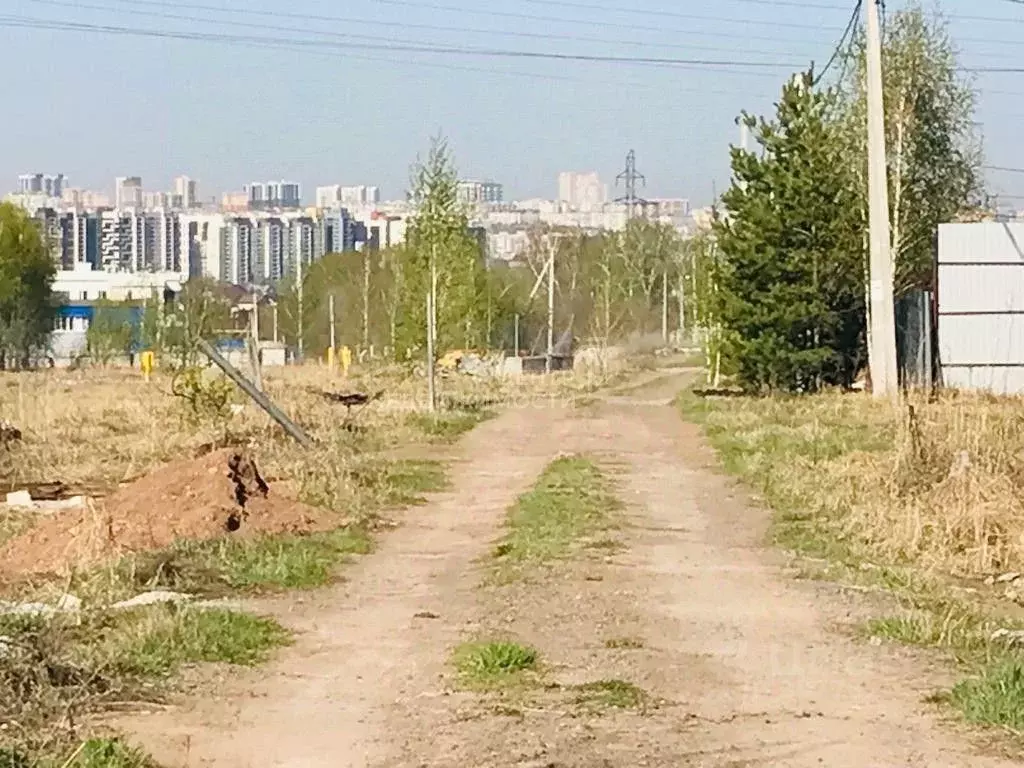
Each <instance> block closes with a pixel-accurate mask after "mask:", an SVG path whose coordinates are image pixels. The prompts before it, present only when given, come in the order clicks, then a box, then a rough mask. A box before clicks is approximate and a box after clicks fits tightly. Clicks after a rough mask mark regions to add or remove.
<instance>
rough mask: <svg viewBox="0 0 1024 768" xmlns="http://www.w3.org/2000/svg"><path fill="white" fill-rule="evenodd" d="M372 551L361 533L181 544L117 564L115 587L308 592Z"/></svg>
mask: <svg viewBox="0 0 1024 768" xmlns="http://www.w3.org/2000/svg"><path fill="white" fill-rule="evenodd" d="M371 549H372V541H371V539H370V536H369V534H368V533H367V532H366V531H365V530H363V529H362V528H357V527H349V528H338V529H335V530H333V531H326V532H322V533H312V534H306V535H287V536H264V537H260V538H256V539H234V538H223V539H216V540H212V541H201V542H197V541H182V542H179V543H178V544H176V545H174V546H172V547H170V548H168V549H165V550H161V551H157V552H150V553H145V554H140V555H134V556H132V557H129V558H126V559H125V560H123V561H122V562H121V563H120V564H119V565H118V566H117V568H116V570H115V573H114V580H115V582H121V583H125V584H130V585H132V586H133V588H134V589H170V590H174V591H177V592H188V593H193V594H205V595H224V594H227V593H230V592H237V591H241V592H264V591H273V590H281V589H309V588H312V587H318V586H322V585H324V584H328V583H330V582H331V581H332V580H333V579H334V578H335V576H336V573H337V568H338V566H339V565H340V564H341V563H343V562H345V561H346V560H347V559H348V558H349V557H350V556H352V555H363V554H366V553H368V552H370V551H371Z"/></svg>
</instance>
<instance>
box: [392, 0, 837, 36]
mask: <svg viewBox="0 0 1024 768" xmlns="http://www.w3.org/2000/svg"><path fill="white" fill-rule="evenodd" d="M373 2H375V3H380V4H382V5H399V6H403V7H412V8H420V9H424V8H425V9H429V10H434V11H448V12H454V13H471V14H475V15H477V16H493V17H496V18H511V19H522V20H526V21H544V22H553V23H556V24H587V25H589V26H598V27H602V26H613V25H611V24H608V23H607V22H601V21H591V20H589V19H564V18H559V17H557V16H537V15H534V14H527V13H513V12H511V11H495V10H491V9H488V10H480V9H477V8H460V7H459V6H454V5H443V4H440V3H421V2H416V1H415V0H373ZM679 18H684V17H683V16H682V15H680V17H679ZM685 18H688V19H689V20H691V21H715V22H728V23H733V24H763V25H764V26H768V27H789V28H792V29H813V30H817V31H835V32H838V31H840V28H839V27H823V26H821V25H820V24H796V23H787V22H781V21H765V22H753V21H750V20H749V19H727V18H721V17H715V16H691V15H687V16H685ZM614 26H616V27H618V28H620V29H631V30H636V31H640V32H659V33H664V32H682V31H683V30H678V29H673V30H670V29H665V28H664V27H647V26H643V25H638V24H618V23H616V24H614ZM702 34H704V33H702ZM707 34H710V33H707ZM750 39H752V38H750Z"/></svg>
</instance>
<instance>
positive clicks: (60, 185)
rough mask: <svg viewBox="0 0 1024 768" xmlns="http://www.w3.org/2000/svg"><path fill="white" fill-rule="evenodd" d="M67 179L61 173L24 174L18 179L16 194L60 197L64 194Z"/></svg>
mask: <svg viewBox="0 0 1024 768" xmlns="http://www.w3.org/2000/svg"><path fill="white" fill-rule="evenodd" d="M66 185H67V178H65V176H64V174H63V173H58V174H56V175H49V174H45V173H25V174H22V175H21V176H19V177H18V192H19V194H22V195H46V196H47V197H60V196H61V195H63V194H64V187H65V186H66Z"/></svg>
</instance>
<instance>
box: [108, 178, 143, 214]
mask: <svg viewBox="0 0 1024 768" xmlns="http://www.w3.org/2000/svg"><path fill="white" fill-rule="evenodd" d="M144 203H145V200H144V199H143V192H142V178H141V177H140V176H118V177H117V178H116V179H115V180H114V207H115V208H119V209H121V210H124V209H127V208H142V207H143V204H144Z"/></svg>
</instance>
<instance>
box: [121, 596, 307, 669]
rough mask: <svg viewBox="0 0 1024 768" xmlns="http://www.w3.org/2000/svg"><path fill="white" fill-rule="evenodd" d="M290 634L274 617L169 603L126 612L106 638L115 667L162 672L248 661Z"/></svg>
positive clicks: (262, 656) (264, 656)
mask: <svg viewBox="0 0 1024 768" xmlns="http://www.w3.org/2000/svg"><path fill="white" fill-rule="evenodd" d="M290 638H291V635H290V634H289V633H288V631H287V630H285V629H284V628H283V627H282V626H281V625H280V624H278V623H277V622H276V621H274V620H273V619H269V618H265V617H261V616H252V615H250V614H247V613H239V612H235V611H223V610H212V609H194V608H189V607H183V608H178V607H175V606H167V607H163V608H157V609H147V610H145V611H139V612H135V613H134V614H133V615H130V616H127V617H126V618H125V619H124V620H123V623H122V624H121V626H118V627H116V629H115V630H114V631H113V632H112V634H111V637H110V640H109V642H110V643H111V645H112V647H113V649H114V651H113V652H112V653H111V655H112V656H113V657H114V658H115V663H116V665H117V667H118V669H119V670H120V671H121V672H122V673H124V674H129V675H137V676H140V677H163V676H167V675H169V674H171V673H172V672H174V671H175V670H177V669H178V667H180V666H181V665H182V664H189V663H198V662H224V663H227V664H235V665H241V666H252V665H254V664H258V663H260V662H262V661H265V660H266V659H267V657H268V656H269V654H270V652H271V651H272V650H273V649H274V648H277V647H280V646H282V645H286V644H287V643H288V642H289V641H290Z"/></svg>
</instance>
